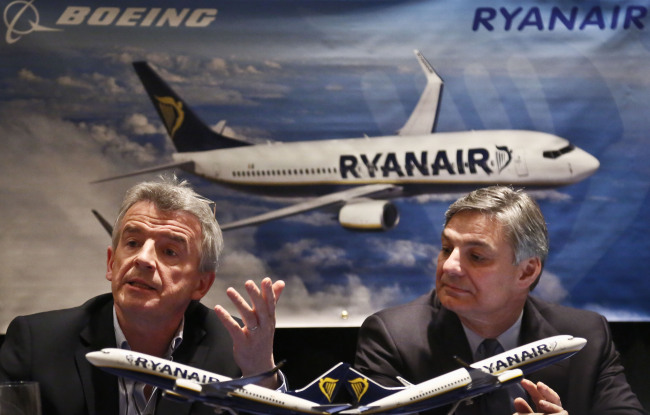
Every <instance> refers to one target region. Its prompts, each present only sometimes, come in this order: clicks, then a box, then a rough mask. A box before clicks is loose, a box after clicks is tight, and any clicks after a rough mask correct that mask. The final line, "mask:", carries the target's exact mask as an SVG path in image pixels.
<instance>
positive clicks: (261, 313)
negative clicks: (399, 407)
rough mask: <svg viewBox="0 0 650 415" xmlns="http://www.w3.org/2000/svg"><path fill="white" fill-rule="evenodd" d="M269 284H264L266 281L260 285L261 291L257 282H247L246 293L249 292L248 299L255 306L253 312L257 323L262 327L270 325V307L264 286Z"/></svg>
mask: <svg viewBox="0 0 650 415" xmlns="http://www.w3.org/2000/svg"><path fill="white" fill-rule="evenodd" d="M268 284H269V283H266V284H265V283H264V280H262V283H260V286H261V289H260V288H258V287H257V284H255V282H253V281H251V280H248V281H246V284H245V287H246V291H247V292H248V297H249V298H250V300H251V304H252V306H253V309H252V312H253V315H254V317H255V321H256V322H257V323H258V325H260V326H265V327H266V326H267V325H268V320H269V319H268V306H267V304H266V301H265V296H266V294H265V290H267V289H265V288H264V286H265V285H268Z"/></svg>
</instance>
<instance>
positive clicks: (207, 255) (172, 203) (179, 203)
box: [112, 176, 223, 272]
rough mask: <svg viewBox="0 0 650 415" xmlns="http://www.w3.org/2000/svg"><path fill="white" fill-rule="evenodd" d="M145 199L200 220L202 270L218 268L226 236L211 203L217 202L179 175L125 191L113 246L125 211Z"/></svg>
mask: <svg viewBox="0 0 650 415" xmlns="http://www.w3.org/2000/svg"><path fill="white" fill-rule="evenodd" d="M142 201H149V202H152V203H153V204H154V205H155V206H156V208H158V209H160V210H162V211H167V212H175V211H184V212H188V213H191V214H192V215H194V216H196V218H197V219H198V220H199V222H200V223H201V234H202V235H203V240H202V241H201V252H200V255H201V258H200V262H199V270H200V271H201V272H212V271H215V270H216V269H217V264H218V261H219V254H221V251H222V249H223V236H222V234H221V229H220V228H219V224H218V223H217V219H216V218H215V216H214V212H213V210H212V209H211V207H210V205H211V204H214V202H212V201H210V200H208V199H206V198H204V197H203V196H201V195H199V194H198V193H196V192H195V191H194V190H193V189H192V188H191V187H190V185H189V183H188V182H187V181H186V180H183V181H179V180H178V179H177V178H176V176H172V177H169V178H167V177H161V180H160V181H158V182H153V181H152V182H142V183H139V184H136V185H135V186H133V187H131V188H130V189H129V190H127V191H126V194H125V195H124V200H123V201H122V207H121V208H120V212H119V214H118V216H117V219H116V220H115V226H113V235H112V243H113V250H115V249H116V248H117V244H118V242H119V239H120V236H121V235H120V233H121V231H122V221H123V220H124V215H125V214H126V212H127V211H128V210H129V209H130V208H131V206H133V205H134V204H136V203H138V202H142Z"/></svg>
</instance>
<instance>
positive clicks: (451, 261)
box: [442, 248, 463, 275]
mask: <svg viewBox="0 0 650 415" xmlns="http://www.w3.org/2000/svg"><path fill="white" fill-rule="evenodd" d="M442 271H443V272H444V273H445V274H448V275H459V274H462V272H463V268H462V266H461V263H460V251H459V249H458V248H454V249H453V250H452V251H451V253H450V254H449V256H448V257H447V258H445V260H444V262H443V264H442Z"/></svg>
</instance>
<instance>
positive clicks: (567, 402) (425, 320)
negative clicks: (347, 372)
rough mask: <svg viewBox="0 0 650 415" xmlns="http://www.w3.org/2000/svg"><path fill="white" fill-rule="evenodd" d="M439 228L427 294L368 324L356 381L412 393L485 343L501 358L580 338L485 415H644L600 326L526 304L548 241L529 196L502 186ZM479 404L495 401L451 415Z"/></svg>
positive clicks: (459, 208) (473, 198) (455, 207)
mask: <svg viewBox="0 0 650 415" xmlns="http://www.w3.org/2000/svg"><path fill="white" fill-rule="evenodd" d="M445 219H446V220H445V226H444V229H443V232H442V246H441V250H440V254H439V256H438V264H437V269H436V288H435V290H433V291H432V292H431V293H429V294H427V295H424V296H422V297H420V298H418V299H416V300H414V301H413V302H411V303H408V304H405V305H402V306H397V307H394V308H389V309H386V310H382V311H380V312H378V313H376V314H374V315H372V316H370V317H368V319H366V321H365V322H364V323H363V325H362V327H361V329H360V332H359V339H358V345H357V353H356V359H355V366H356V368H357V369H358V370H359V371H361V372H362V373H364V374H366V375H367V376H369V377H371V378H373V379H374V380H376V381H378V382H379V383H382V384H385V385H387V386H398V385H399V383H397V381H396V376H401V377H403V378H405V379H406V380H408V381H410V382H413V383H420V382H423V381H425V380H428V379H431V378H433V377H435V376H438V375H441V374H443V373H446V372H449V371H452V370H454V369H457V368H458V367H459V366H458V363H456V361H455V360H454V359H453V356H455V355H458V356H460V357H461V358H462V359H463V360H465V361H469V362H471V361H476V360H479V357H478V354H479V353H480V347H481V346H480V345H481V343H482V342H483V340H485V339H496V340H497V341H498V342H499V343H500V346H501V347H502V348H503V349H505V350H508V349H511V348H513V347H516V346H518V345H522V344H526V343H529V342H532V341H535V340H539V339H542V338H545V337H550V336H554V335H558V334H570V335H575V336H579V337H584V338H586V339H587V345H586V346H585V347H584V348H583V349H582V350H581V351H580V352H579V353H578V354H576V355H574V356H573V357H571V358H570V359H568V360H564V361H562V362H560V363H558V364H556V365H552V366H549V367H547V368H544V369H542V370H539V371H537V372H534V373H532V374H531V376H530V379H526V380H524V381H522V383H521V386H520V387H519V385H515V389H518V390H514V391H513V390H511V392H510V393H511V394H510V396H505V397H503V398H501V399H502V400H503V401H504V402H505V405H506V407H505V409H504V410H503V414H501V413H492V414H490V415H508V414H512V413H513V412H518V413H522V414H523V413H532V412H533V409H532V407H535V408H536V412H540V413H545V414H556V413H558V414H567V413H571V414H575V415H587V414H594V415H602V414H643V413H645V411H644V410H643V408H642V407H641V405H640V403H639V401H638V399H637V398H636V396H635V395H634V393H633V392H632V391H631V389H630V386H629V385H628V383H627V381H626V379H625V375H624V374H623V367H622V366H621V363H620V360H619V355H618V353H617V352H616V350H615V348H614V345H613V343H612V338H611V334H610V331H609V328H608V324H607V321H606V320H605V318H604V317H602V316H600V315H598V314H596V313H593V312H589V311H583V310H577V309H572V308H568V307H562V306H559V305H553V304H549V303H546V302H544V301H541V300H539V299H537V298H534V297H532V296H530V291H531V290H532V289H533V288H534V287H535V285H537V282H538V280H539V277H540V275H541V272H542V268H543V265H544V261H545V259H546V256H547V254H548V235H547V229H546V224H545V222H544V218H543V216H542V213H541V211H540V210H539V207H538V205H537V204H536V203H535V202H534V201H533V200H532V199H531V198H530V197H529V196H528V195H526V194H525V193H524V192H522V191H515V190H513V189H511V188H509V187H503V186H493V187H488V188H484V189H479V190H476V191H474V192H472V193H470V194H468V195H466V196H464V197H462V198H460V199H459V200H457V201H456V202H455V203H453V204H452V205H451V206H450V208H449V209H448V211H447V213H446V214H445ZM513 394H514V395H513ZM515 396H518V397H516V398H515ZM481 399H485V400H491V401H494V400H498V399H499V398H498V397H497V396H491V397H489V396H486V397H484V398H480V399H477V400H475V403H473V404H472V406H463V407H459V409H458V410H457V412H456V413H457V414H466V413H473V414H478V413H483V412H485V410H483V409H480V408H481V406H480V403H479V402H480V400H481ZM504 402H501V404H503V403H504ZM492 403H494V402H492ZM497 404H499V402H497ZM508 406H510V407H509V408H508ZM448 410H449V408H448V407H445V408H440V409H438V410H433V411H431V413H432V414H446V413H447V411H448Z"/></svg>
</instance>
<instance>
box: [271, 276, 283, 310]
mask: <svg viewBox="0 0 650 415" xmlns="http://www.w3.org/2000/svg"><path fill="white" fill-rule="evenodd" d="M284 286H285V284H284V281H282V280H277V281H276V282H274V283H273V297H274V298H275V304H277V303H278V300H279V299H280V295H282V292H283V291H284Z"/></svg>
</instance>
